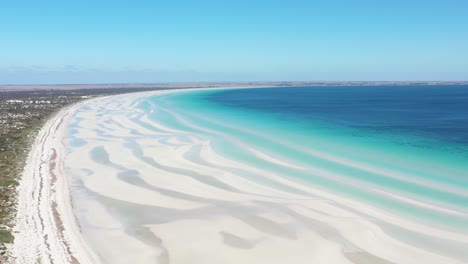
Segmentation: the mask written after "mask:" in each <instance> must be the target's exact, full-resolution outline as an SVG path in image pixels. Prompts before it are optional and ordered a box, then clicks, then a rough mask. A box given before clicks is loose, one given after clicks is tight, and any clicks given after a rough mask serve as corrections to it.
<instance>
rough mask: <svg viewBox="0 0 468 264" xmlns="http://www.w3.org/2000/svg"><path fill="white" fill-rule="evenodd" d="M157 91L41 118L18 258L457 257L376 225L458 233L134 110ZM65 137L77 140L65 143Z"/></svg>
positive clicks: (25, 184) (21, 214)
mask: <svg viewBox="0 0 468 264" xmlns="http://www.w3.org/2000/svg"><path fill="white" fill-rule="evenodd" d="M167 92H177V91H164V92H150V93H138V94H131V95H118V96H112V97H106V98H100V99H93V100H90V101H86V102H83V103H81V104H78V105H76V106H73V107H70V108H67V109H64V110H62V111H61V112H60V113H59V114H58V115H56V116H55V117H54V118H52V119H51V120H50V121H49V122H48V123H47V124H46V125H45V126H44V128H43V129H42V130H41V132H40V133H39V135H38V138H37V141H36V143H35V145H34V146H33V150H32V152H31V154H30V156H29V158H28V162H27V166H26V168H25V171H24V175H23V179H22V180H21V183H20V188H19V195H20V196H19V207H18V216H17V227H16V230H15V231H16V232H17V233H16V235H15V237H16V240H15V244H14V245H13V247H12V252H13V253H14V255H15V257H16V258H17V262H18V263H37V262H39V263H74V262H75V263H98V262H103V263H463V261H460V260H457V259H455V258H451V257H447V256H443V255H441V254H438V253H435V252H432V251H431V250H430V249H428V248H421V247H418V246H415V245H413V244H411V243H408V242H407V241H404V240H400V239H397V238H396V237H393V236H391V235H390V234H389V233H387V232H385V230H383V229H382V227H381V226H380V225H379V224H378V223H380V222H384V223H388V224H393V225H396V226H401V227H404V228H405V229H408V230H412V232H415V233H419V234H426V235H427V234H428V235H430V236H433V237H438V238H444V239H449V240H451V241H453V243H459V244H465V243H468V237H467V236H466V235H464V234H455V233H452V232H449V231H444V230H440V229H433V228H430V227H427V226H424V225H421V224H419V223H417V222H414V221H410V220H408V219H403V218H401V217H399V216H395V215H390V214H388V213H386V212H384V211H381V210H378V209H376V208H373V207H370V206H368V205H365V204H362V203H358V202H355V201H351V200H347V199H344V198H343V197H339V196H335V195H333V194H331V193H327V192H324V191H323V190H320V189H317V188H314V187H313V186H307V185H304V184H299V183H296V182H293V181H290V180H287V179H286V178H284V177H281V175H276V174H275V173H272V172H271V171H264V170H261V169H258V168H254V167H251V166H248V165H245V164H242V163H239V162H236V161H234V160H229V159H227V158H225V157H223V156H222V155H220V154H218V153H217V152H216V151H215V149H214V148H213V147H212V145H211V143H210V141H209V140H207V139H206V138H197V137H196V136H194V135H192V134H190V133H187V132H184V131H178V130H176V129H171V128H167V127H165V126H164V125H162V124H159V123H156V122H154V121H152V120H151V119H149V118H148V117H147V115H146V114H145V113H144V112H142V111H141V110H139V109H137V108H135V102H136V101H138V100H140V99H141V98H144V97H145V96H148V95H153V94H158V93H167ZM135 120H138V122H135ZM72 121H73V122H74V123H73V124H71V123H70V122H72ZM69 127H73V129H74V132H73V135H70V134H67V129H69ZM72 139H82V140H84V142H83V143H82V144H79V145H76V146H72V147H70V146H71V145H72V144H71V143H70V141H71V140H72ZM64 144H66V145H67V146H68V147H67V148H65V147H64ZM250 151H251V152H252V153H253V154H255V155H256V156H257V157H259V158H261V159H263V160H265V161H267V162H271V163H274V164H277V165H282V166H285V167H290V168H297V169H301V168H300V167H298V166H296V165H295V164H291V163H288V162H285V161H282V160H278V159H276V158H275V157H272V156H270V155H268V154H266V153H262V152H261V151H259V150H256V149H253V148H251V149H250ZM316 154H317V155H320V153H316ZM230 168H231V169H230ZM232 168H235V169H232ZM239 170H242V171H244V172H247V173H251V174H255V175H261V176H262V177H263V178H264V179H268V180H269V181H272V182H275V183H277V184H278V186H287V187H288V188H290V189H294V190H297V191H289V190H288V189H285V188H275V187H272V186H268V185H264V184H262V183H261V182H258V181H255V180H252V179H249V178H248V177H241V176H239V175H238V174H237V172H238V171H239ZM318 173H320V172H318ZM331 176H332V175H330V177H331ZM70 193H71V194H72V196H71V198H73V203H72V201H71V199H70ZM75 216H76V217H75ZM77 219H78V220H79V223H78V220H77ZM373 219H374V220H373ZM375 219H377V220H378V221H376V220H375ZM80 225H81V226H80Z"/></svg>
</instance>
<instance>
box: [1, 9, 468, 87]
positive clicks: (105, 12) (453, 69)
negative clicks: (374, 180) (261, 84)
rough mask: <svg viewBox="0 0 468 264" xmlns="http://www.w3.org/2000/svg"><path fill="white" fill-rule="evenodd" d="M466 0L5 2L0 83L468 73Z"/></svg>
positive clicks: (461, 76) (463, 76)
mask: <svg viewBox="0 0 468 264" xmlns="http://www.w3.org/2000/svg"><path fill="white" fill-rule="evenodd" d="M467 14H468V1H465V0H438V1H436V0H424V1H422V0H421V1H419V0H407V1H400V0H392V1H378V0H354V1H351V0H342V1H339V0H328V1H325V0H323V1H312V0H310V1H295V0H289V1H273V0H271V1H254V0H250V1H244V0H236V1H222V0H218V1H203V0H200V1H158V0H153V1H149V0H148V1H139V0H133V1H117V0H114V1H104V0H103V1H98V0H95V1H87V0H79V1H71V0H61V1H48V0H41V1H36V0H31V1H22V0H2V1H0V84H24V83H121V82H139V83H144V82H168V81H171V82H172V81H175V82H184V81H263V80H273V81H277V80H298V81H304V80H311V81H316V80H330V81H346V80H351V81H352V80H403V81H404V80H468V15H467Z"/></svg>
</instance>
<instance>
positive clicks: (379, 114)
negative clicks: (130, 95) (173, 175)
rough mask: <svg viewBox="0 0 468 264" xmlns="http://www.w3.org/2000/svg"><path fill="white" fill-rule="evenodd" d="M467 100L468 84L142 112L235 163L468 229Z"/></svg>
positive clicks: (167, 104)
mask: <svg viewBox="0 0 468 264" xmlns="http://www.w3.org/2000/svg"><path fill="white" fill-rule="evenodd" d="M423 88H425V89H423ZM466 102H468V87H448V88H447V87H365V88H362V87H322V88H320V87H309V88H307V87H306V88H304V87H298V88H271V89H270V88H262V89H227V90H204V91H193V92H186V93H174V94H166V95H158V96H155V97H152V98H150V99H149V100H146V101H143V102H142V103H141V104H140V107H142V108H144V109H145V110H146V111H148V112H149V111H150V109H151V110H153V111H154V112H153V113H152V115H151V118H153V119H154V120H155V121H157V122H158V123H161V124H163V125H165V126H167V127H170V128H172V129H177V130H182V131H187V132H190V133H194V134H195V135H197V136H198V137H200V138H204V139H206V140H209V141H210V142H211V143H212V145H213V147H214V149H215V150H216V151H217V152H218V153H220V154H222V155H223V156H225V157H227V158H229V159H232V160H236V161H239V162H242V163H245V164H247V165H250V166H254V167H257V168H261V169H263V170H267V171H271V172H273V173H276V174H278V175H281V176H282V177H285V178H287V179H293V180H295V181H298V182H301V183H303V184H309V185H313V186H315V187H318V188H320V189H323V190H325V191H327V192H330V193H333V194H337V195H340V196H343V197H346V198H351V199H353V200H356V201H359V202H362V203H366V204H369V205H372V206H374V207H376V208H379V209H381V210H384V211H386V212H390V213H393V214H397V215H399V216H403V217H406V218H409V219H411V220H415V221H417V222H420V223H424V224H427V225H431V226H436V227H439V228H443V229H447V230H455V231H462V232H467V231H468V225H466V223H467V222H468V140H467V133H466V132H467V131H468V128H467V126H468V110H466V109H465V107H464V103H466ZM251 149H254V150H255V151H260V152H262V153H264V154H266V155H268V156H270V157H273V158H275V159H277V160H281V161H284V162H286V163H288V164H291V165H293V166H294V167H291V166H286V165H284V164H279V163H278V164H274V163H271V162H267V161H265V160H264V159H262V158H260V157H259V156H257V155H255V152H253V151H252V150H251ZM245 177H250V178H251V179H255V175H245ZM259 180H260V179H259ZM262 184H275V185H276V186H274V187H275V188H281V186H277V183H269V182H262Z"/></svg>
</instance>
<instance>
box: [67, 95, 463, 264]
mask: <svg viewBox="0 0 468 264" xmlns="http://www.w3.org/2000/svg"><path fill="white" fill-rule="evenodd" d="M467 106H468V86H376V87H372V86H365V87H344V86H340V87H284V88H252V89H241V88H230V89H203V90H190V91H182V90H181V91H177V90H176V91H165V92H150V93H135V94H127V95H117V96H112V97H107V98H101V99H97V100H95V101H88V102H85V103H84V104H83V105H80V106H79V107H78V108H77V109H76V111H75V112H74V113H73V115H72V117H71V118H70V120H69V122H68V129H69V130H68V134H67V135H66V137H65V138H64V143H65V147H66V150H67V154H66V157H65V158H64V171H65V172H66V174H67V175H68V176H69V177H70V182H71V193H72V200H73V207H74V208H73V210H74V212H75V214H76V217H77V219H78V221H79V224H80V228H81V231H82V233H83V236H84V238H85V240H86V241H87V242H88V243H89V245H90V247H91V248H92V249H93V251H94V252H95V253H96V255H97V256H98V258H99V260H101V261H102V263H113V264H114V263H187V262H188V263H191V262H192V261H193V259H196V260H197V262H200V263H285V262H294V263H310V260H312V259H313V260H314V261H315V262H318V263H350V262H351V263H466V262H467V261H468V252H467V251H466V248H467V246H468V224H467V223H468V107H467ZM115 252H125V254H118V255H117V254H115ZM324 252H325V253H324ZM293 258H294V259H293Z"/></svg>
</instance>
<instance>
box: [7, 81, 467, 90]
mask: <svg viewBox="0 0 468 264" xmlns="http://www.w3.org/2000/svg"><path fill="white" fill-rule="evenodd" d="M386 85H468V81H307V82H306V81H278V82H270V81H268V82H267V81H265V82H173V83H172V82H161V83H112V84H34V85H0V92H4V91H38V90H81V89H107V88H109V89H116V88H140V89H144V88H202V87H205V88H206V87H238V86H239V87H255V86H281V87H288V86H291V87H292V86H386Z"/></svg>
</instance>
